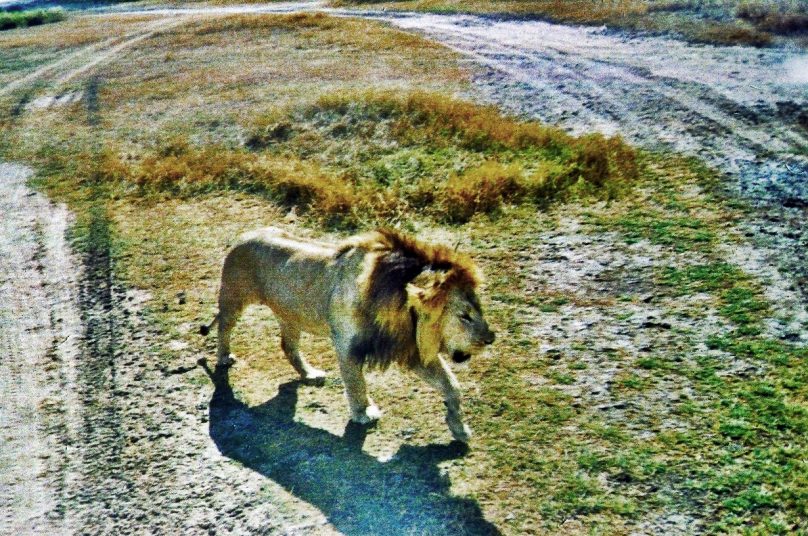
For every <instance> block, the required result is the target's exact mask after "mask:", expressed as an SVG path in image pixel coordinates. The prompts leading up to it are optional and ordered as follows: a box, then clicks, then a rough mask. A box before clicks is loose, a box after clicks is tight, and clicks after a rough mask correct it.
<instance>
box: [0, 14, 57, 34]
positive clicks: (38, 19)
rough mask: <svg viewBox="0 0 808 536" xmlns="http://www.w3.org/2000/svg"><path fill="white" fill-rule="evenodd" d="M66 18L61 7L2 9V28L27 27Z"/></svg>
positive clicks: (0, 17)
mask: <svg viewBox="0 0 808 536" xmlns="http://www.w3.org/2000/svg"><path fill="white" fill-rule="evenodd" d="M64 19H65V12H64V11H63V10H61V9H30V10H25V11H0V30H11V29H14V28H25V27H27V26H38V25H40V24H48V23H52V22H59V21H62V20H64Z"/></svg>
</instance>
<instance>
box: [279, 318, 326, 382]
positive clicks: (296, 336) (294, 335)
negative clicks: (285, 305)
mask: <svg viewBox="0 0 808 536" xmlns="http://www.w3.org/2000/svg"><path fill="white" fill-rule="evenodd" d="M281 348H282V349H283V353H284V354H286V358H287V359H288V360H289V363H291V364H292V366H293V367H294V368H295V370H296V371H297V373H298V374H300V378H301V379H302V380H303V382H304V383H308V384H313V385H322V384H323V383H324V382H325V372H324V371H322V370H320V369H318V368H315V367H312V366H311V365H309V363H308V362H307V361H306V360H305V359H304V358H303V356H301V355H300V330H299V329H297V328H296V327H293V326H290V325H288V324H283V323H282V324H281Z"/></svg>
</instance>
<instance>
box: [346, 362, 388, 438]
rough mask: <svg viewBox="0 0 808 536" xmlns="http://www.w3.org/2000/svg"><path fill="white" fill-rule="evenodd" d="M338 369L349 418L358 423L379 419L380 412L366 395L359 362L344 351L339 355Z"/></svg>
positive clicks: (365, 386)
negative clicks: (349, 410)
mask: <svg viewBox="0 0 808 536" xmlns="http://www.w3.org/2000/svg"><path fill="white" fill-rule="evenodd" d="M339 370H340V374H341V375H342V382H343V383H344V384H345V396H346V397H347V398H348V407H350V409H351V420H352V421H354V422H358V423H360V424H367V423H371V422H374V421H377V420H379V417H381V416H382V412H381V410H379V408H378V407H377V406H376V404H374V403H373V400H371V399H370V397H368V394H367V385H366V384H365V375H364V374H363V373H362V365H361V363H360V362H359V361H358V360H357V359H355V358H354V357H353V356H351V355H350V354H347V353H346V354H344V355H340V356H339Z"/></svg>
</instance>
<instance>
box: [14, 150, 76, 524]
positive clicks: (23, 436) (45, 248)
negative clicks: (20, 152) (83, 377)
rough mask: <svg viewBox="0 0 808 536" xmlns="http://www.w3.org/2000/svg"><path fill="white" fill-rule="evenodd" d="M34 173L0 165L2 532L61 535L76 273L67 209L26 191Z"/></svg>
mask: <svg viewBox="0 0 808 536" xmlns="http://www.w3.org/2000/svg"><path fill="white" fill-rule="evenodd" d="M30 174H31V170H29V169H28V168H25V167H22V166H15V165H9V164H0V212H1V213H2V214H3V225H2V226H0V274H2V275H0V349H2V352H3V356H4V358H5V359H4V373H3V374H0V400H2V401H3V403H2V404H0V436H2V445H3V447H2V449H0V533H2V534H27V533H33V534H60V533H63V532H64V531H65V519H64V513H65V509H64V508H63V500H64V491H65V486H66V482H67V481H68V480H69V478H70V477H69V474H68V467H67V464H66V463H65V460H66V459H69V458H70V457H71V455H72V448H73V447H72V446H71V445H72V444H74V438H75V429H76V422H77V419H78V415H77V411H76V409H77V405H76V403H75V382H76V379H75V364H76V359H77V356H78V355H79V352H80V350H81V336H82V332H81V320H80V314H79V310H78V301H77V282H78V279H79V276H80V272H79V271H78V269H77V268H76V266H77V265H76V264H75V262H74V257H73V255H72V254H71V252H70V249H69V247H68V245H67V243H66V241H65V231H66V229H67V226H68V224H69V221H70V219H69V215H68V212H67V210H66V208H65V207H64V205H54V204H52V203H50V202H49V201H48V200H47V199H46V198H45V197H44V196H42V195H40V194H37V193H34V192H32V191H31V190H29V189H28V188H27V187H26V186H25V181H26V180H27V178H28V177H29V176H30Z"/></svg>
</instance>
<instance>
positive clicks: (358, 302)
mask: <svg viewBox="0 0 808 536" xmlns="http://www.w3.org/2000/svg"><path fill="white" fill-rule="evenodd" d="M478 282H479V275H478V271H477V268H476V267H475V265H474V263H473V262H472V261H471V260H470V259H469V258H468V257H466V256H463V255H460V254H458V253H456V252H454V251H452V250H451V249H449V248H446V247H444V246H436V245H427V244H423V243H421V242H418V241H416V240H414V239H412V238H410V237H407V236H405V235H403V234H401V233H399V232H397V231H393V230H389V229H382V230H379V231H375V232H371V233H368V234H364V235H359V236H355V237H352V238H349V239H347V240H345V241H344V242H342V243H340V244H336V245H332V244H326V243H322V242H316V241H313V240H306V239H301V238H295V237H293V236H291V235H289V234H288V233H286V232H284V231H283V230H281V229H277V228H273V227H269V228H266V229H260V230H258V231H254V232H251V233H248V234H246V235H244V236H243V237H242V239H241V241H240V242H239V243H238V244H237V245H236V246H235V247H234V248H233V249H232V250H230V252H229V253H228V254H227V257H226V258H225V261H224V268H223V270H222V282H221V287H220V290H219V313H218V314H217V315H216V317H215V318H214V319H213V321H212V322H211V323H210V325H207V326H202V329H201V332H202V334H203V335H207V333H208V332H209V331H210V328H211V327H212V326H213V325H214V324H216V323H217V322H218V324H219V341H218V346H219V348H218V364H219V365H230V364H231V363H232V362H233V358H232V356H231V355H230V332H231V331H232V329H233V326H234V325H235V324H236V321H237V320H238V318H239V316H240V314H241V312H242V310H243V309H244V307H246V306H247V305H249V304H254V303H260V304H264V305H267V306H269V307H270V308H271V309H272V311H273V312H274V313H275V315H276V316H277V317H278V322H279V323H280V327H281V347H282V348H283V351H284V353H285V354H286V357H287V358H288V359H289V361H290V362H291V364H292V366H293V367H294V368H295V370H297V372H298V373H299V374H300V376H301V377H302V378H303V380H304V381H308V382H320V381H322V379H323V377H324V376H325V373H324V372H323V371H321V370H318V369H316V368H314V367H312V366H311V365H309V364H308V363H307V362H306V360H305V359H303V357H302V356H301V355H300V352H299V350H298V342H299V340H300V333H301V332H303V331H305V332H308V333H313V334H316V335H328V336H330V337H331V339H332V341H333V343H334V347H335V348H336V352H337V357H338V359H339V368H340V373H341V375H342V379H343V382H344V383H345V392H346V395H347V398H348V404H349V406H350V411H351V419H352V420H354V421H356V422H359V423H368V422H371V421H375V420H376V419H378V418H379V417H380V416H381V412H380V411H379V408H377V407H376V405H375V404H374V403H373V401H372V400H371V399H370V398H368V395H367V392H366V388H365V378H364V376H363V374H362V367H363V366H365V367H375V368H379V369H386V368H387V367H388V366H390V365H391V364H392V363H398V364H399V365H400V366H403V367H405V368H409V369H412V370H413V371H414V372H415V373H416V374H418V375H419V376H421V377H422V378H423V379H424V380H426V381H427V382H428V383H429V384H430V385H432V386H433V387H434V388H436V389H438V390H439V391H441V393H442V394H443V397H444V400H445V402H446V407H447V415H446V422H447V424H448V425H449V429H450V430H451V432H452V435H453V436H454V437H455V439H458V440H460V441H464V442H466V441H468V439H469V437H470V434H471V431H470V430H469V428H468V427H467V426H466V425H465V424H463V415H462V412H461V409H460V394H459V392H458V383H457V380H456V379H455V377H454V374H452V371H451V370H450V369H449V368H448V366H447V365H446V363H445V361H444V360H443V359H442V358H441V357H440V356H439V355H438V353H439V352H445V353H447V354H448V355H449V356H450V357H451V358H452V360H453V361H455V362H458V363H460V362H463V361H466V360H468V359H469V358H470V357H471V354H472V353H475V352H477V351H479V350H481V349H482V348H483V347H484V346H485V345H488V344H491V343H492V342H494V333H493V332H492V331H491V330H490V329H489V327H488V324H487V323H486V321H485V320H484V319H483V313H482V309H481V308H480V301H479V299H478V298H477V295H476V293H475V290H476V288H477V285H478Z"/></svg>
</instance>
